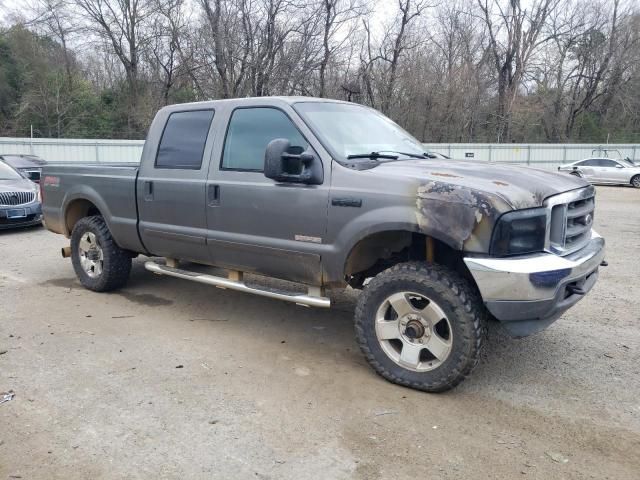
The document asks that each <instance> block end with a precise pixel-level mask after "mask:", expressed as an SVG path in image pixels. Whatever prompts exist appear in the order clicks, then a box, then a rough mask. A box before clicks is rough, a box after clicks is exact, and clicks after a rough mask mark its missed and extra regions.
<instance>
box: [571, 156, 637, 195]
mask: <svg viewBox="0 0 640 480" xmlns="http://www.w3.org/2000/svg"><path fill="white" fill-rule="evenodd" d="M558 170H559V171H561V172H569V173H570V174H571V175H576V176H578V177H582V178H584V179H585V180H588V181H589V182H591V183H609V184H615V185H629V184H631V185H633V186H634V187H636V188H640V166H638V165H635V164H634V163H633V162H631V161H630V160H613V159H611V158H587V159H585V160H579V161H577V162H573V163H569V164H567V165H562V166H560V167H558Z"/></svg>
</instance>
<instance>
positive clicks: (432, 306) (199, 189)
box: [40, 97, 604, 392]
mask: <svg viewBox="0 0 640 480" xmlns="http://www.w3.org/2000/svg"><path fill="white" fill-rule="evenodd" d="M42 177H43V178H42V180H41V182H40V185H41V188H42V196H43V198H44V206H43V212H44V218H45V223H46V226H47V228H48V229H49V230H51V231H53V232H56V233H59V234H62V235H65V236H66V237H68V238H70V239H71V245H70V247H64V248H63V249H62V251H63V255H64V256H70V257H71V259H72V263H73V268H74V269H75V272H76V274H77V276H78V278H79V280H80V282H81V283H82V284H83V285H84V286H85V287H86V288H88V289H90V290H94V291H99V292H103V291H108V290H113V289H117V288H120V287H122V286H124V285H125V283H126V281H127V278H128V276H129V273H130V269H131V263H132V258H133V257H135V256H136V255H138V254H142V255H146V256H149V257H164V259H165V260H164V261H160V260H159V259H156V260H152V259H150V260H149V261H147V262H146V264H145V266H146V268H147V269H148V270H150V271H151V272H154V273H157V274H160V275H169V276H173V277H177V278H181V279H185V280H191V281H196V282H202V283H206V284H210V285H214V286H217V287H221V288H228V289H234V290H239V291H243V292H249V293H255V294H259V295H264V296H267V297H272V298H275V299H280V300H287V301H292V302H295V303H298V304H301V305H306V306H315V307H329V306H330V300H329V298H328V297H327V296H326V294H325V292H326V290H327V289H333V288H343V287H346V286H347V285H350V286H351V287H352V288H355V289H361V290H362V292H361V293H360V295H359V297H358V301H357V306H356V309H355V331H356V337H357V341H358V343H359V345H360V347H361V349H362V351H363V353H364V355H365V356H366V358H367V360H368V362H369V363H370V364H371V366H372V367H373V368H374V369H375V370H376V371H377V372H378V373H379V374H380V375H382V376H383V377H384V378H386V379H388V380H390V381H392V382H396V383H399V384H402V385H406V386H409V387H413V388H417V389H421V390H425V391H430V392H438V391H443V390H447V389H450V388H452V387H454V386H455V385H457V384H458V383H460V382H461V381H462V380H463V379H464V378H465V377H466V376H468V375H469V374H470V372H471V371H472V369H473V368H474V366H475V365H476V364H477V362H478V358H479V354H480V349H481V346H482V342H483V338H484V336H485V328H486V327H485V325H486V321H487V320H488V319H491V318H495V319H497V320H499V321H500V322H501V323H502V324H503V325H504V327H505V328H506V329H507V330H508V331H509V332H510V333H511V334H512V335H514V336H525V335H529V334H531V333H534V332H536V331H539V330H541V329H543V328H545V327H547V326H548V325H549V324H551V323H552V322H553V321H554V320H556V319H557V318H558V317H559V316H560V315H561V314H562V313H563V312H565V311H566V310H567V309H568V308H570V307H571V306H572V305H574V304H575V303H576V302H578V301H579V300H580V299H581V298H583V297H584V296H585V294H586V293H587V292H588V291H589V290H590V289H591V288H592V287H593V285H594V283H595V282H596V279H597V276H598V267H599V266H600V265H601V264H604V239H603V238H601V237H600V236H599V235H598V234H596V232H595V231H593V230H592V224H593V215H594V208H595V190H594V187H592V186H590V185H589V184H587V183H586V182H585V181H584V180H582V179H580V178H576V177H573V176H569V175H562V174H558V173H554V172H547V171H541V170H535V169H529V168H524V167H516V166H507V165H495V164H487V163H472V162H467V161H455V160H449V159H442V158H437V157H436V156H435V155H431V154H429V153H428V152H425V150H424V148H423V146H422V145H421V144H420V143H419V142H418V141H417V140H416V139H414V138H413V137H411V135H409V134H408V133H407V132H405V131H404V130H403V129H402V128H400V127H399V126H398V125H396V124H395V123H393V122H392V121H391V120H389V119H388V118H386V117H385V116H383V115H382V114H380V113H378V112H377V111H375V110H373V109H371V108H367V107H364V106H361V105H356V104H352V103H347V102H340V101H334V100H325V99H314V98H302V97H286V98H285V97H282V98H281V97H271V98H269V97H264V98H244V99H232V100H220V101H210V102H202V103H191V104H184V105H173V106H169V107H165V108H163V109H162V110H160V111H159V112H158V114H157V115H156V117H155V119H154V121H153V123H152V125H151V127H150V130H149V133H148V136H147V140H146V143H145V146H144V150H143V153H142V158H141V161H140V164H139V165H137V164H136V165H77V164H76V165H66V166H59V165H47V166H45V167H44V169H43V173H42ZM181 262H182V264H181ZM193 263H196V264H202V265H206V266H215V267H218V271H220V269H223V271H225V273H224V274H219V273H218V274H213V273H211V272H212V271H213V270H214V269H208V268H204V270H205V272H204V273H203V272H202V270H203V268H199V269H198V268H196V267H197V265H196V266H193ZM188 265H192V266H191V267H189V266H188ZM181 267H182V268H181ZM244 272H250V273H254V274H259V275H263V276H267V277H274V278H279V279H284V280H288V281H291V282H296V283H298V284H302V285H304V286H305V287H306V290H305V291H304V292H302V293H301V292H300V291H297V292H296V291H282V290H276V289H273V288H270V287H268V286H259V285H257V284H255V282H254V283H253V284H252V283H251V282H246V281H245V280H244V279H243V273H244ZM258 283H259V282H258ZM267 283H273V282H267ZM212 308H213V306H212Z"/></svg>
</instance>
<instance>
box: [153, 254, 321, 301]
mask: <svg viewBox="0 0 640 480" xmlns="http://www.w3.org/2000/svg"><path fill="white" fill-rule="evenodd" d="M144 268H146V269H147V270H149V271H150V272H153V273H155V274H157V275H169V276H170V277H176V278H182V279H183V280H191V281H192V282H199V283H205V284H207V285H213V286H214V287H218V288H228V289H229V290H237V291H239V292H246V293H253V294H254V295H260V296H262V297H269V298H275V299H278V300H284V301H286V302H293V303H297V304H298V305H302V306H304V307H322V308H329V307H330V306H331V300H329V299H328V298H326V297H323V296H321V289H320V288H319V287H308V288H309V294H308V295H303V294H292V293H287V292H283V291H281V290H275V289H273V290H272V289H268V288H259V287H250V286H248V285H247V284H246V283H244V281H243V280H242V277H243V275H242V272H238V271H230V272H229V277H228V278H224V277H216V276H215V275H207V274H205V273H198V272H191V271H189V270H182V269H180V268H175V267H170V266H167V265H160V264H158V263H156V262H146V263H145V264H144Z"/></svg>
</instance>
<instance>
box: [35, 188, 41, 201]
mask: <svg viewBox="0 0 640 480" xmlns="http://www.w3.org/2000/svg"><path fill="white" fill-rule="evenodd" d="M41 201H42V197H41V195H40V189H39V188H37V189H36V202H41Z"/></svg>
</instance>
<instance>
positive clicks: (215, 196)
mask: <svg viewBox="0 0 640 480" xmlns="http://www.w3.org/2000/svg"><path fill="white" fill-rule="evenodd" d="M207 205H209V206H210V207H214V206H216V205H220V185H213V184H209V186H208V187H207Z"/></svg>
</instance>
